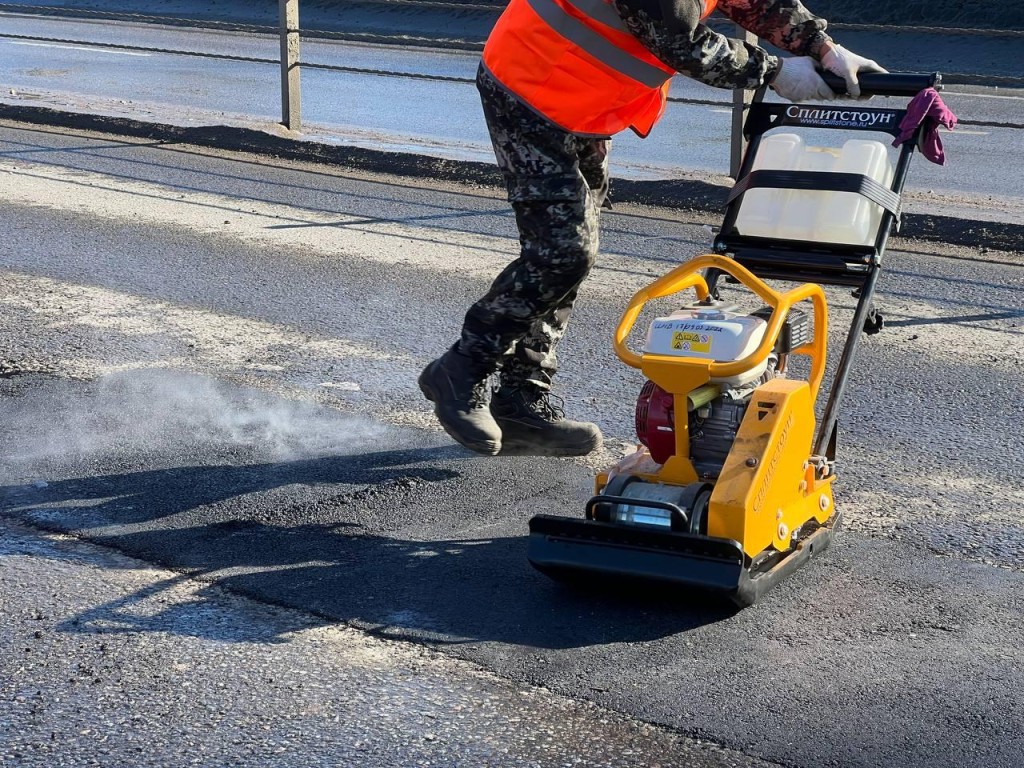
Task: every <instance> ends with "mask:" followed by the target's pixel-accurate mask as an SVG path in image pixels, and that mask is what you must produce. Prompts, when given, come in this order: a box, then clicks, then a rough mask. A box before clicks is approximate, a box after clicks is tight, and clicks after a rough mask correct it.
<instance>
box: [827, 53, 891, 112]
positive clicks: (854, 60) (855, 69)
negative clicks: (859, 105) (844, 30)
mask: <svg viewBox="0 0 1024 768" xmlns="http://www.w3.org/2000/svg"><path fill="white" fill-rule="evenodd" d="M827 48H828V50H827V51H826V53H825V55H824V56H822V57H821V66H822V67H823V68H824V69H827V70H828V71H829V72H831V73H832V74H833V75H838V76H839V77H841V78H843V80H845V81H846V93H847V94H848V95H849V96H851V97H852V98H854V99H859V98H860V97H861V96H860V81H859V80H858V79H857V74H858V73H860V72H888V71H889V70H887V69H883V68H882V67H881V66H879V64H878V62H875V61H872V60H871V59H865V58H864V57H863V56H858V55H857V54H856V53H854V52H853V51H848V50H846V49H845V48H843V46H841V45H839V44H838V43H828V44H827ZM867 98H871V97H870V96H868V97H867Z"/></svg>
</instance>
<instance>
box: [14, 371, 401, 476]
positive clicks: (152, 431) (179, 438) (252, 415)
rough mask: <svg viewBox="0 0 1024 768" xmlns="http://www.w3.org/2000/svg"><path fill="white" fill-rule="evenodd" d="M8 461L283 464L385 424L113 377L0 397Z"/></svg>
mask: <svg viewBox="0 0 1024 768" xmlns="http://www.w3.org/2000/svg"><path fill="white" fill-rule="evenodd" d="M3 403H4V407H5V409H8V408H9V409H11V411H13V413H9V414H8V415H7V416H5V418H4V420H3V421H4V422H6V423H7V424H9V425H10V426H11V427H13V429H12V430H11V432H10V433H8V435H7V436H6V437H5V438H4V440H3V443H4V445H3V446H2V452H3V454H6V456H5V460H10V461H12V462H14V463H23V462H32V461H37V460H44V459H60V458H66V459H68V460H75V459H82V458H88V457H89V456H94V455H98V454H100V455H104V456H111V455H116V454H121V453H126V454H131V455H138V454H140V453H141V454H148V455H150V456H153V455H168V456H171V455H173V456H174V458H175V459H177V460H178V461H186V462H187V461H191V460H193V459H195V458H198V457H199V456H205V457H209V456H210V455H211V454H213V455H216V456H220V457H223V458H242V459H244V460H245V461H253V460H258V461H289V460H294V459H299V458H312V457H317V456H325V455H337V454H348V453H353V452H358V451H361V450H363V449H365V448H366V447H367V446H368V445H370V444H371V443H373V442H374V441H375V440H376V439H378V438H379V437H380V435H381V434H382V433H383V431H384V429H385V428H384V427H383V426H381V425H379V424H377V423H374V422H371V421H369V420H367V419H363V418H360V417H356V416H351V415H346V414H341V413H337V412H332V411H329V410H327V409H325V408H322V407H319V406H317V405H314V404H311V403H304V402H297V401H293V400H285V399H282V398H280V397H275V396H273V395H270V394H267V393H264V392H260V391H256V390H246V389H241V388H239V387H236V386H234V385H230V384H226V383H224V382H221V381H218V380H216V379H211V378H206V377H202V376H195V375H190V374H185V373H181V372H175V371H166V370H145V371H138V370H136V371H128V372H123V373H118V374H112V375H109V376H106V377H103V378H101V379H99V380H97V381H95V382H92V383H90V385H88V387H87V388H79V387H75V386H71V387H69V386H68V384H67V383H66V382H54V383H53V384H52V385H50V386H41V387H34V388H33V389H32V390H31V391H30V392H29V393H28V394H25V395H24V396H22V397H19V398H12V399H7V398H5V399H4V401H3Z"/></svg>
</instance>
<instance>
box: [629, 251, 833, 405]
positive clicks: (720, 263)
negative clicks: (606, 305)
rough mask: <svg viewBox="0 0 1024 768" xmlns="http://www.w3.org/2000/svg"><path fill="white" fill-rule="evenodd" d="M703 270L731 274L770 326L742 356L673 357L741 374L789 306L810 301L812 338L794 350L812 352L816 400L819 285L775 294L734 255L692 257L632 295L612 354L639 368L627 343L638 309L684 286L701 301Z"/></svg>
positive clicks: (769, 345) (821, 350)
mask: <svg viewBox="0 0 1024 768" xmlns="http://www.w3.org/2000/svg"><path fill="white" fill-rule="evenodd" d="M701 269H716V270H719V271H721V272H725V273H726V274H729V275H732V276H733V277H734V278H736V279H737V280H738V281H739V282H740V283H742V284H743V285H744V286H746V287H747V288H749V289H750V290H751V291H752V292H753V293H755V294H757V295H758V296H759V297H761V299H762V300H764V302H765V303H766V304H767V305H768V306H769V307H771V310H772V314H771V317H770V318H769V319H768V327H767V328H766V329H765V332H764V336H763V337H762V339H761V343H760V344H759V345H758V347H757V349H755V350H754V351H753V352H751V353H750V354H749V355H747V356H746V357H744V358H742V359H740V360H729V361H722V362H712V361H708V360H704V359H701V358H674V359H691V360H693V361H694V362H698V363H702V364H707V366H708V371H709V373H710V375H711V376H712V377H716V378H717V377H722V378H727V377H729V376H737V375H739V374H741V373H745V372H747V371H749V370H750V369H751V368H753V367H754V366H756V365H759V364H760V363H761V362H762V361H763V360H765V359H766V358H767V357H768V355H770V354H771V352H772V349H773V348H774V347H775V341H776V340H777V339H778V337H779V333H780V332H781V331H782V324H783V323H784V322H785V320H786V316H787V315H788V314H789V310H790V308H791V307H792V306H793V305H794V304H796V303H797V302H800V301H804V300H805V299H810V300H811V301H812V303H813V304H814V338H813V340H812V341H811V342H810V343H809V344H807V345H805V346H804V347H801V348H800V349H799V350H793V351H794V352H803V353H805V354H806V353H808V352H809V353H810V354H811V370H810V375H809V377H808V382H809V384H810V387H811V398H812V399H816V398H817V396H818V387H819V386H820V385H821V380H822V378H823V377H824V375H825V344H826V341H827V339H828V315H827V312H826V306H825V292H824V291H823V290H822V289H821V286H820V285H817V284H815V283H805V284H804V285H801V286H798V287H796V288H794V289H793V290H791V291H789V292H788V293H779V292H778V291H776V290H774V289H773V288H771V286H769V285H768V284H767V283H765V282H764V281H763V280H761V279H760V278H758V277H757V276H756V275H755V274H754V273H753V272H751V271H750V270H749V269H747V268H746V267H744V266H742V265H740V264H738V263H737V262H735V261H734V260H733V259H730V258H728V257H725V256H719V255H716V254H711V253H709V254H706V255H704V256H698V257H697V258H695V259H691V260H690V261H688V262H686V263H685V264H682V265H681V266H678V267H676V268H675V269H673V270H672V271H671V272H669V273H668V274H666V275H664V276H662V277H661V278H659V279H658V280H655V281H654V282H653V283H651V284H650V285H649V286H647V287H646V288H643V289H642V290H640V291H638V292H637V293H636V295H635V296H633V298H632V299H631V300H630V302H629V306H628V307H626V311H625V313H624V314H623V315H622V320H620V321H619V327H618V328H616V330H615V354H616V355H618V358H619V359H620V360H621V361H622V362H624V363H625V364H626V365H629V366H631V367H633V368H639V369H642V368H643V357H642V356H641V355H638V354H637V353H636V352H634V351H633V350H631V349H630V348H629V347H628V346H627V345H626V339H628V338H629V334H630V331H632V330H633V326H634V325H635V324H636V320H637V318H638V317H639V316H640V311H641V310H642V309H643V308H644V305H646V304H647V302H649V301H651V300H652V299H660V298H664V297H666V296H672V295H674V294H677V293H680V292H681V291H684V290H686V289H687V288H695V289H696V291H697V297H698V298H699V299H701V300H704V299H706V298H707V297H708V286H707V283H706V282H705V280H704V277H703V276H702V275H700V273H699V272H698V270H701Z"/></svg>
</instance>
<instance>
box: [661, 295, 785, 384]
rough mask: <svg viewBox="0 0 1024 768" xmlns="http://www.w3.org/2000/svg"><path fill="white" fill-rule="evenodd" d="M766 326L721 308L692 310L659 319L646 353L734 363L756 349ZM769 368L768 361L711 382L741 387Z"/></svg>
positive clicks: (758, 320)
mask: <svg viewBox="0 0 1024 768" xmlns="http://www.w3.org/2000/svg"><path fill="white" fill-rule="evenodd" d="M767 327H768V324H767V323H766V322H765V321H764V320H763V319H762V318H760V317H753V316H750V315H738V314H736V313H734V312H729V311H728V310H724V309H722V308H719V307H690V308H687V309H680V310H677V311H675V312H673V313H672V314H671V315H669V316H667V317H659V318H656V319H655V320H654V322H653V323H651V326H650V328H648V330H647V342H646V343H645V344H644V347H643V351H644V353H645V354H650V355H667V356H669V357H697V358H701V359H704V360H714V361H716V362H732V361H734V360H741V359H742V358H744V357H746V356H747V355H749V354H750V353H751V352H753V351H754V350H755V349H757V345H758V344H760V343H761V340H762V339H763V338H764V332H765V330H766V329H767ZM766 367H767V360H765V361H764V362H762V363H761V364H759V365H757V366H755V367H754V368H752V369H750V370H749V371H746V372H744V373H742V374H740V375H738V376H730V377H728V378H713V379H712V381H713V382H715V383H718V384H723V385H725V386H730V387H737V386H741V385H743V384H746V383H747V382H749V381H753V380H754V379H756V378H757V377H759V376H760V375H761V374H763V373H764V371H765V368H766Z"/></svg>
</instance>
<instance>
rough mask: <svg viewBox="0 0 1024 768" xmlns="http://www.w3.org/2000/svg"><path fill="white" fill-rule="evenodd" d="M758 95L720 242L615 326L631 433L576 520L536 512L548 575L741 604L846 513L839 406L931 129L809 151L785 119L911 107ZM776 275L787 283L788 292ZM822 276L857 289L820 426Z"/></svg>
mask: <svg viewBox="0 0 1024 768" xmlns="http://www.w3.org/2000/svg"><path fill="white" fill-rule="evenodd" d="M826 79H828V78H826ZM940 81H941V78H940V76H939V75H938V74H932V75H905V74H870V75H869V74H864V75H862V76H861V84H862V88H863V91H864V93H865V94H874V95H886V96H913V95H916V94H917V93H918V92H919V91H921V90H923V89H925V88H928V87H939V86H940ZM829 84H830V85H832V87H833V88H834V89H836V90H837V91H839V90H841V88H842V84H841V81H838V80H830V83H829ZM763 96H764V93H763V91H762V92H760V93H758V94H757V95H755V98H754V102H753V103H752V105H751V107H750V111H749V114H748V117H747V120H746V123H745V127H744V134H745V137H746V139H747V141H748V142H749V144H748V147H747V150H746V152H745V154H744V157H743V161H742V163H741V165H740V171H739V174H738V179H739V181H738V182H737V184H736V185H735V187H734V188H733V190H732V192H731V194H730V196H729V199H728V203H727V207H726V215H725V219H724V222H723V224H722V227H721V229H720V232H719V234H718V235H717V236H716V238H715V241H714V251H715V253H713V254H708V255H704V256H700V257H698V258H695V259H693V260H692V261H689V262H687V263H686V264H683V265H682V266H680V267H678V268H676V269H674V270H672V271H671V272H669V273H668V274H666V275H664V276H663V277H661V278H660V279H658V280H656V281H655V282H654V283H652V284H651V285H649V286H648V287H647V288H645V289H643V290H641V291H640V292H639V293H637V294H636V295H635V296H634V297H633V299H632V300H631V301H630V303H629V306H628V307H627V309H626V312H625V314H624V315H623V317H622V320H621V322H620V323H619V326H618V328H617V330H616V334H615V352H616V355H617V356H618V357H619V359H620V360H622V362H624V363H625V364H626V365H629V366H632V367H633V368H637V369H639V370H640V371H642V372H643V374H644V375H645V376H646V378H647V381H646V383H645V384H644V386H643V389H642V390H641V392H640V397H639V400H638V402H637V404H636V430H637V437H638V439H639V442H640V444H639V445H638V446H637V449H636V451H635V452H634V453H632V454H630V455H628V456H626V457H625V458H624V459H622V460H621V461H619V462H618V463H617V464H615V465H614V466H613V467H611V468H609V469H607V470H606V471H603V472H601V473H600V474H598V476H597V479H596V483H595V485H596V495H595V496H594V497H593V498H591V499H590V500H589V501H588V502H587V504H586V508H585V515H584V517H583V518H566V517H559V516H553V515H537V516H535V517H534V518H533V519H532V520H530V539H529V549H528V557H529V560H530V562H531V563H532V564H533V566H534V567H536V568H537V569H539V570H540V571H542V572H543V573H545V574H548V575H549V576H551V577H553V578H555V579H559V580H565V581H572V582H574V583H577V584H579V583H581V582H582V583H584V584H589V583H592V582H594V581H595V579H599V578H604V579H611V580H613V581H616V582H621V581H630V582H633V581H637V580H639V581H643V582H651V583H654V584H658V585H663V586H664V585H668V586H670V587H676V588H683V589H684V590H693V591H701V592H712V593H718V594H722V595H725V596H728V597H729V598H730V599H731V600H732V601H733V602H734V603H735V604H737V605H739V606H746V605H750V604H751V603H753V602H754V601H755V600H757V598H758V597H759V596H760V595H762V594H763V593H764V592H765V591H766V590H768V589H770V588H771V587H772V586H774V585H775V584H777V583H778V582H779V581H780V580H781V579H783V578H785V577H786V576H787V575H789V574H790V573H792V572H793V571H794V570H795V569H796V568H798V567H799V566H800V565H802V564H803V563H805V562H806V561H807V560H808V559H809V558H810V557H811V556H812V555H814V554H818V553H820V552H821V551H823V550H824V549H826V548H827V547H828V545H829V543H830V541H831V538H832V534H833V531H834V530H835V529H836V528H837V526H838V524H839V520H840V517H839V513H838V512H837V511H836V508H835V504H834V500H833V484H834V482H835V478H836V474H835V451H836V433H837V425H838V415H837V414H838V406H839V402H840V399H841V397H842V395H843V391H844V389H845V387H846V382H847V378H848V374H849V371H850V367H851V364H852V362H853V358H854V354H855V352H856V349H857V344H858V341H859V339H860V335H861V333H862V332H866V333H876V332H878V331H879V330H880V329H881V327H882V323H883V320H882V317H881V316H880V315H879V314H878V313H877V312H876V311H875V309H874V307H873V304H872V297H873V294H874V290H875V284H876V281H877V278H878V274H879V270H880V267H881V262H882V255H883V253H884V251H885V246H886V243H887V240H888V238H889V235H890V232H891V231H893V230H894V229H895V228H897V227H898V223H899V219H900V195H901V192H902V189H903V184H904V181H905V179H906V175H907V171H908V169H909V166H910V161H911V158H912V155H913V153H914V151H915V149H916V148H917V146H918V142H919V141H920V138H921V134H922V132H923V130H924V128H923V127H921V128H918V129H917V133H916V134H915V135H914V136H913V137H912V138H911V140H910V141H908V142H906V143H904V144H903V145H902V150H901V151H900V153H899V156H898V158H897V161H896V166H895V168H893V167H892V165H891V164H890V163H889V160H888V155H887V150H886V148H885V146H884V145H882V144H881V143H880V142H877V141H865V140H861V139H851V140H847V141H846V143H845V144H844V145H843V146H842V147H841V148H838V149H837V148H823V147H810V146H807V145H805V144H804V143H803V138H802V137H801V136H800V135H797V134H795V133H793V129H795V128H818V129H822V128H823V129H833V130H842V131H856V132H860V131H875V132H883V133H888V134H890V135H893V136H896V135H898V134H899V133H900V123H901V122H902V121H903V118H904V116H905V115H906V110H905V109H880V108H875V107H867V106H862V103H860V102H849V101H847V102H836V103H838V104H839V105H840V106H838V107H835V106H820V107H819V106H805V105H791V104H769V103H765V102H764V101H763ZM786 128H789V132H786V133H781V134H779V133H773V134H772V135H771V136H767V137H766V136H765V134H767V133H768V132H769V131H773V132H774V131H777V130H778V129H786ZM722 277H725V279H726V280H727V281H728V282H731V283H736V284H739V285H741V286H743V287H744V288H745V289H747V290H748V291H750V292H752V293H753V294H755V295H756V296H757V297H758V299H759V303H760V302H763V303H764V307H763V308H760V309H757V310H755V311H753V312H749V313H743V312H739V311H737V309H736V307H735V306H734V305H729V304H726V303H724V302H723V301H721V300H720V298H719V296H720V294H719V291H718V282H719V280H720V278H722ZM769 280H771V281H785V282H786V283H788V284H793V283H796V284H797V286H796V287H795V288H792V289H790V290H787V291H784V292H783V291H779V290H776V289H774V288H773V287H771V286H770V285H769V283H768V282H767V281H769ZM821 285H839V286H849V287H853V288H854V289H855V290H854V296H855V297H857V299H858V301H857V305H856V309H855V310H854V313H853V321H852V325H851V328H850V330H849V333H848V335H847V338H846V342H845V346H844V348H843V352H842V355H841V358H840V360H839V363H838V365H837V366H836V373H835V378H834V379H833V381H832V385H831V387H830V388H829V392H828V398H827V400H826V402H825V404H824V408H823V415H822V418H821V421H820V424H819V423H818V420H817V419H816V417H815V406H816V403H817V400H818V394H819V390H820V389H821V384H822V379H823V377H824V374H825V356H826V348H827V341H828V311H827V305H826V300H825V293H824V291H823V289H822V288H821ZM690 289H693V290H694V291H695V293H696V301H695V302H692V303H689V304H688V305H685V306H684V307H683V308H682V309H679V310H678V311H675V312H672V313H671V314H669V315H667V316H664V317H658V318H656V319H655V320H654V321H653V322H652V323H651V324H650V326H649V328H648V331H647V335H646V342H645V343H644V345H643V348H642V351H641V352H639V353H638V352H634V351H633V350H632V349H631V348H630V346H629V338H630V335H631V332H632V331H633V330H634V326H635V324H636V322H637V319H638V318H639V316H640V314H641V311H642V310H643V309H644V307H645V305H646V304H648V302H651V301H653V300H655V299H664V298H666V297H671V296H675V295H677V294H680V293H682V292H684V291H687V290H690ZM797 356H800V357H804V358H806V365H802V366H794V367H799V368H800V369H801V370H804V369H806V376H805V377H803V378H789V377H788V376H787V373H788V372H791V366H790V363H791V362H795V361H791V358H794V357H797Z"/></svg>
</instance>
